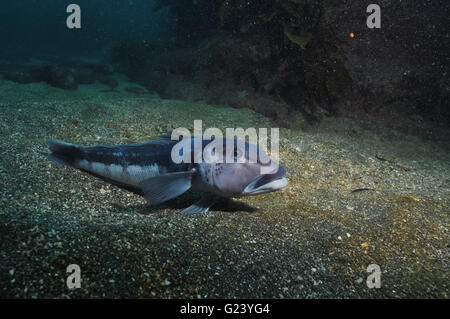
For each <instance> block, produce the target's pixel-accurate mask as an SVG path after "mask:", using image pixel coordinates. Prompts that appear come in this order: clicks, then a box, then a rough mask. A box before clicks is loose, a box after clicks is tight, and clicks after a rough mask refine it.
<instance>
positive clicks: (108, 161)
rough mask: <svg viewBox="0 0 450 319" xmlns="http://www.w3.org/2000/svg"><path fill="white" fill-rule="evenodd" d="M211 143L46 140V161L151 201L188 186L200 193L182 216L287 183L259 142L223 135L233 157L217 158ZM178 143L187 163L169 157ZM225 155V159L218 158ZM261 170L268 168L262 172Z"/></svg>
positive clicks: (191, 139)
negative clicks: (87, 143)
mask: <svg viewBox="0 0 450 319" xmlns="http://www.w3.org/2000/svg"><path fill="white" fill-rule="evenodd" d="M195 139H200V141H198V140H197V141H194V140H195ZM213 140H214V139H213ZM211 141H212V140H211V139H209V140H208V139H204V138H202V137H189V138H184V139H183V140H182V141H177V140H171V139H169V138H168V137H167V136H163V137H157V138H155V139H154V140H151V141H149V142H147V143H143V144H130V145H118V146H109V145H99V146H94V147H81V146H77V145H74V144H69V143H66V142H63V141H58V140H53V141H50V142H49V143H50V150H51V152H52V153H51V155H50V159H51V160H53V161H54V162H56V163H59V164H64V165H67V166H70V167H73V168H76V169H79V170H82V171H85V172H88V173H90V174H92V175H94V176H97V177H99V178H101V179H103V180H105V181H107V182H110V183H113V184H116V185H119V186H122V187H124V188H127V189H132V190H136V191H138V192H139V193H143V195H144V197H145V198H146V199H147V200H148V202H149V203H150V204H151V205H156V204H159V203H163V202H165V201H168V200H170V199H172V198H175V197H177V196H179V195H181V194H183V193H184V192H186V191H188V190H193V191H199V192H202V193H203V196H202V197H201V198H200V200H199V201H198V202H196V203H194V204H193V205H191V206H189V207H188V208H186V209H184V210H183V211H182V213H184V214H196V213H203V212H207V211H208V210H209V208H210V207H211V206H213V205H214V204H215V203H216V202H217V200H218V199H220V198H224V197H225V198H233V197H241V196H251V195H257V194H263V193H269V192H274V191H276V190H279V189H281V188H283V187H285V186H286V185H287V179H286V177H285V169H284V168H283V167H282V166H281V165H278V164H276V163H275V162H274V161H272V160H271V159H270V158H269V157H268V156H267V155H266V153H264V151H262V150H260V149H259V147H258V146H255V145H253V144H248V143H247V142H245V143H237V140H230V139H226V138H223V149H226V146H227V144H228V145H230V144H231V145H233V146H232V147H230V150H232V151H233V154H232V156H231V158H232V161H229V160H228V161H227V160H225V161H223V160H221V161H217V160H215V158H218V157H217V154H216V151H215V148H211V147H210V148H209V150H208V149H206V147H207V145H209V143H210V142H211ZM178 142H180V143H186V144H185V146H183V145H181V146H182V147H181V149H183V151H184V150H185V149H187V150H188V151H190V154H189V155H188V156H189V157H191V161H187V162H184V161H182V162H181V163H175V162H174V161H173V160H172V158H173V157H172V149H173V148H174V146H175V145H176V144H177V143H178ZM195 142H198V143H200V144H199V145H200V146H201V147H200V148H198V147H197V149H198V150H196V149H195V148H194V145H195V144H194V143H195ZM179 146H180V145H178V147H179ZM252 146H254V147H256V150H258V152H256V156H255V154H254V153H255V152H249V149H250V148H251V147H252ZM183 151H182V152H183ZM182 152H181V153H182ZM199 152H202V154H201V155H202V156H203V159H205V156H206V157H207V160H204V161H202V162H201V163H198V161H197V163H196V161H194V158H195V156H198V155H199V154H198V153H199ZM181 153H180V154H181ZM196 153H197V154H196ZM197 158H198V157H197ZM224 158H230V157H227V156H226V155H224V156H223V157H221V159H224ZM238 159H240V161H239V160H238ZM262 159H263V160H262ZM274 163H275V164H276V165H274ZM271 167H272V168H273V169H272V170H270V169H271ZM263 168H266V170H265V172H267V171H268V170H269V172H268V173H264V174H263V173H261V172H262V171H263V170H262V169H263Z"/></svg>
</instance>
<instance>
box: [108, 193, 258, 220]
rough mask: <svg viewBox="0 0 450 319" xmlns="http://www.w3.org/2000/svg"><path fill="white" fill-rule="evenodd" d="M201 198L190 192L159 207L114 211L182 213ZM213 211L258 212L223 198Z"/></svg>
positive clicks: (145, 213) (140, 206) (120, 208)
mask: <svg viewBox="0 0 450 319" xmlns="http://www.w3.org/2000/svg"><path fill="white" fill-rule="evenodd" d="M135 193H136V192H135ZM137 194H139V193H137ZM139 195H141V194H139ZM200 198H201V193H194V192H192V193H189V192H188V193H186V194H183V195H181V196H179V197H176V198H174V199H171V200H169V201H167V202H164V203H161V204H158V205H154V206H152V205H149V204H144V205H133V206H128V207H124V206H120V205H116V206H114V207H115V209H113V210H112V211H113V212H115V213H122V214H127V213H138V214H143V215H150V214H156V213H160V212H162V211H164V210H166V209H173V210H178V211H180V212H181V211H182V210H183V209H185V208H187V207H189V206H190V205H192V204H193V203H195V202H197V201H198V200H199V199H200ZM211 211H213V212H214V211H222V212H227V213H237V212H245V213H254V212H256V211H257V209H256V208H254V207H252V206H250V205H247V204H245V203H242V202H237V201H234V200H232V199H228V198H223V199H220V200H219V201H218V202H217V203H216V204H214V205H213V206H212V207H211V208H210V210H209V212H211Z"/></svg>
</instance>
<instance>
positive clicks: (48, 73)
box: [30, 65, 78, 90]
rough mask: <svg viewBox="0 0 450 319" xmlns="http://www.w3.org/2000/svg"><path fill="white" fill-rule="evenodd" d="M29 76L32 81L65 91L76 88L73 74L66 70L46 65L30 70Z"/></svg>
mask: <svg viewBox="0 0 450 319" xmlns="http://www.w3.org/2000/svg"><path fill="white" fill-rule="evenodd" d="M30 75H31V76H32V78H33V80H34V81H37V82H40V81H43V82H46V83H48V84H50V85H52V86H54V87H57V88H61V89H65V90H76V89H77V88H78V84H77V82H76V81H75V77H74V74H73V72H72V71H71V70H70V69H68V68H63V67H59V66H53V65H46V66H42V67H38V68H35V69H32V70H31V71H30Z"/></svg>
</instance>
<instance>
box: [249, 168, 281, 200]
mask: <svg viewBox="0 0 450 319" xmlns="http://www.w3.org/2000/svg"><path fill="white" fill-rule="evenodd" d="M285 174H286V172H285V170H284V168H283V167H282V166H280V167H279V169H278V171H277V172H276V173H274V174H264V175H261V176H259V177H257V178H256V179H255V180H253V181H252V182H251V183H250V184H248V185H247V186H246V187H245V189H244V191H243V194H244V195H258V194H264V193H270V192H275V191H277V190H279V189H282V188H284V187H286V186H287V184H288V181H287V179H286V177H285Z"/></svg>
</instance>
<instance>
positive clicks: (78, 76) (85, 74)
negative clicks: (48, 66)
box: [74, 68, 96, 84]
mask: <svg viewBox="0 0 450 319" xmlns="http://www.w3.org/2000/svg"><path fill="white" fill-rule="evenodd" d="M74 77H75V81H76V82H77V83H78V84H93V83H95V78H96V74H95V73H94V71H92V70H91V69H89V68H80V69H75V71H74Z"/></svg>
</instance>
